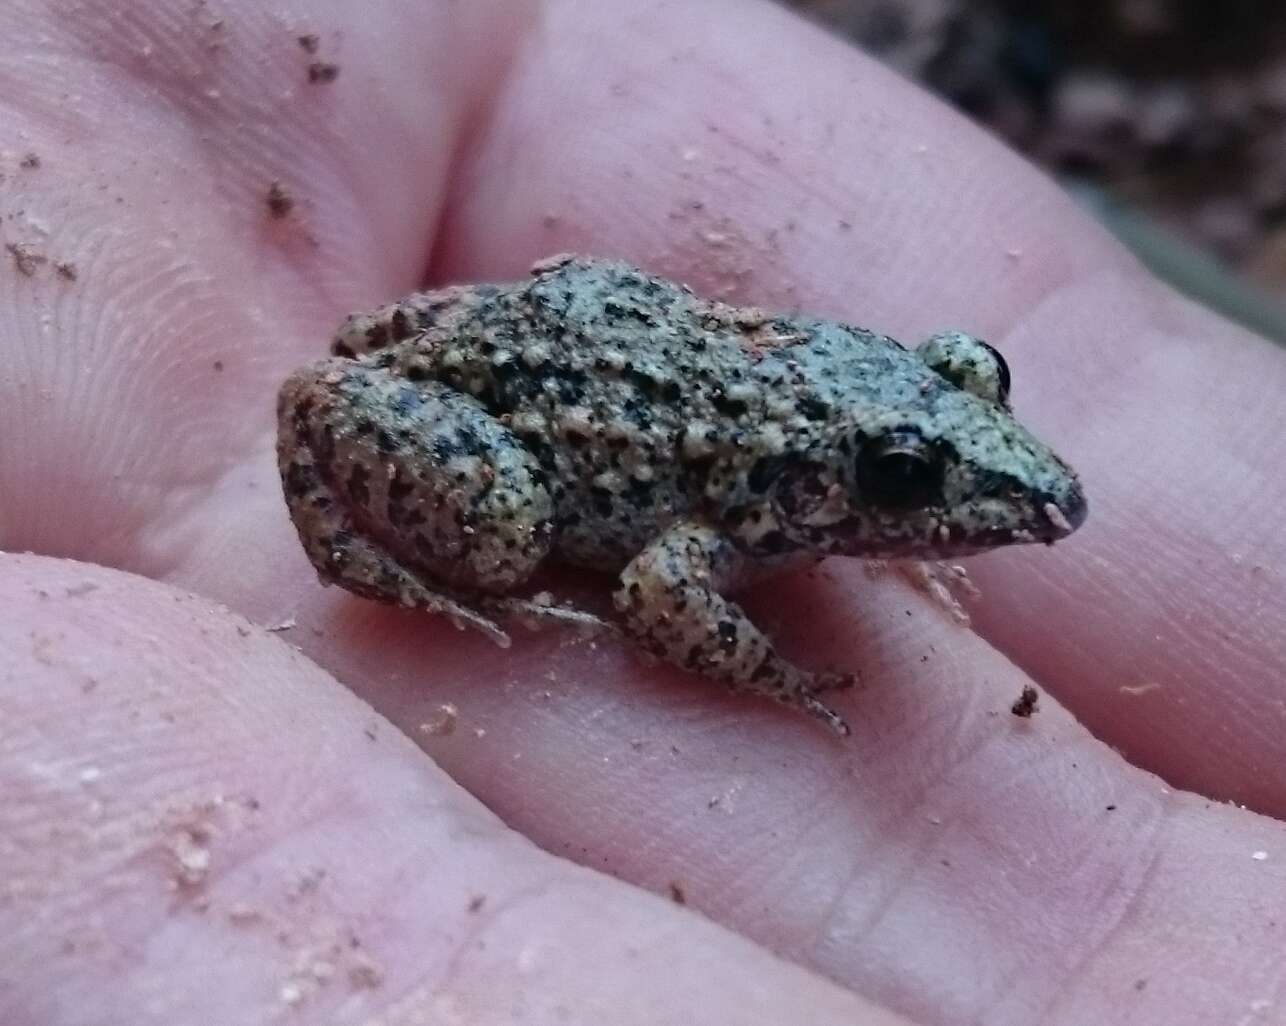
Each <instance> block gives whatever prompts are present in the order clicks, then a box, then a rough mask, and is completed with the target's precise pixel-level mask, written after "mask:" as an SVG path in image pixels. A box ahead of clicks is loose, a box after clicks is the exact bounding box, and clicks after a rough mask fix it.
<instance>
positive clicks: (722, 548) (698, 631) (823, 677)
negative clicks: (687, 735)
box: [614, 521, 852, 735]
mask: <svg viewBox="0 0 1286 1026" xmlns="http://www.w3.org/2000/svg"><path fill="white" fill-rule="evenodd" d="M743 562H744V557H743V556H742V555H741V554H740V553H739V552H738V551H737V549H736V548H735V547H734V546H733V545H732V543H731V542H730V541H728V539H727V538H725V537H724V536H723V535H722V534H720V533H719V532H718V531H716V530H715V529H714V528H712V527H709V526H707V525H705V524H702V523H699V522H695V521H683V522H680V523H678V524H676V525H674V526H673V527H671V528H670V529H669V530H667V531H666V532H665V533H664V534H662V535H661V536H660V537H659V538H657V539H656V540H655V541H653V542H652V543H651V544H650V545H649V546H648V547H647V548H646V549H644V550H643V551H642V552H641V553H639V555H637V556H636V557H635V558H634V559H633V560H632V561H631V562H630V564H629V565H628V566H627V567H626V568H625V570H624V571H622V573H621V587H620V589H619V590H618V591H617V592H616V594H615V596H614V599H615V602H616V608H617V609H618V610H620V612H621V613H622V614H623V617H624V620H625V629H626V631H627V633H629V634H630V635H631V636H632V637H633V638H634V639H635V640H637V641H638V642H639V643H640V644H641V645H642V646H643V647H645V648H647V649H648V650H649V651H652V652H654V653H656V654H657V655H659V656H661V657H662V658H664V659H666V660H667V661H669V662H672V663H674V664H676V665H678V666H682V667H684V668H685V669H688V670H693V671H695V672H697V673H699V674H701V675H702V676H706V677H714V678H716V679H718V680H722V681H724V682H725V683H726V684H728V685H729V686H730V687H731V688H733V690H736V691H747V692H753V693H755V694H760V695H767V696H769V697H770V698H774V699H776V700H777V701H778V702H782V703H784V704H786V705H793V706H798V707H799V708H801V709H804V710H805V711H807V712H808V713H810V714H812V715H813V716H816V717H817V718H818V719H821V720H825V721H826V722H827V723H828V724H829V725H830V726H831V728H832V729H833V730H834V731H835V732H836V733H838V734H841V735H847V734H848V732H849V729H848V724H846V723H845V722H844V720H843V719H842V718H841V717H840V716H839V714H838V713H836V712H835V711H834V710H832V709H830V708H828V707H827V706H826V705H824V704H823V703H822V702H821V701H820V700H819V699H818V698H817V693H818V692H819V691H823V690H826V689H827V688H834V687H843V686H846V685H848V684H851V683H852V678H850V677H842V676H839V675H834V674H813V673H809V672H807V671H805V670H801V669H799V668H798V667H797V666H794V665H792V664H791V663H789V662H787V661H786V660H785V659H783V658H782V657H781V656H780V655H778V654H777V652H776V651H775V650H774V649H773V646H772V642H771V641H769V640H768V638H767V637H765V636H764V634H763V633H762V632H761V631H760V630H759V629H758V628H757V627H755V625H754V624H752V623H751V622H750V621H749V620H748V619H747V618H746V614H745V613H744V612H743V611H742V610H741V608H740V607H739V606H737V605H736V604H735V603H733V602H730V601H729V600H728V599H726V598H724V597H723V595H721V594H720V591H721V590H723V589H724V588H730V587H732V586H733V585H734V584H735V583H736V582H737V580H738V578H739V577H741V576H742V573H741V571H742V569H743V566H742V564H743Z"/></svg>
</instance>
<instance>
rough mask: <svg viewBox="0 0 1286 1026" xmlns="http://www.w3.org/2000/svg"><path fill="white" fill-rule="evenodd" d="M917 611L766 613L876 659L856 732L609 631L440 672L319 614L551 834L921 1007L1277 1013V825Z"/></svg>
mask: <svg viewBox="0 0 1286 1026" xmlns="http://www.w3.org/2000/svg"><path fill="white" fill-rule="evenodd" d="M917 598H918V596H917V595H916V594H915V593H914V592H912V591H910V590H909V589H906V588H901V587H899V586H896V585H892V586H889V585H885V584H883V583H879V582H865V581H862V582H853V581H851V580H849V579H848V578H847V577H846V576H844V575H840V574H837V573H833V572H832V571H829V570H828V571H823V572H819V573H818V574H816V575H813V576H812V577H811V578H805V579H801V580H798V581H794V582H791V583H790V585H789V586H787V585H785V584H778V585H776V586H775V587H774V588H773V589H772V591H771V593H770V594H760V595H758V596H756V599H757V604H756V605H755V606H754V607H753V608H752V610H751V612H752V615H753V616H755V617H756V618H757V619H758V621H759V622H761V623H763V624H764V625H765V626H766V627H768V628H769V629H770V630H773V631H774V633H776V634H778V636H782V637H788V638H789V641H790V643H791V645H792V649H791V653H790V654H792V655H794V656H796V657H797V658H800V659H801V660H809V662H808V665H825V663H824V662H818V663H814V662H812V660H820V659H822V658H823V657H822V656H821V655H820V654H819V653H822V652H825V651H827V650H828V649H830V648H832V647H836V646H837V642H838V641H839V639H843V641H844V645H843V647H844V649H845V650H846V652H847V653H848V654H849V656H850V657H851V658H853V659H855V660H856V662H855V665H858V666H860V667H862V668H863V670H864V677H865V679H866V683H864V684H863V685H861V686H859V688H858V689H857V690H856V691H854V692H846V693H843V694H839V695H835V696H833V699H832V700H833V701H834V702H835V704H836V705H837V706H838V707H839V709H840V710H841V711H842V712H843V714H844V716H845V717H846V719H847V720H848V721H849V723H850V724H851V725H852V728H853V735H852V737H851V738H850V739H848V740H847V741H837V740H836V739H834V738H832V737H831V736H830V734H829V733H828V732H827V731H825V730H824V729H823V728H821V727H819V726H818V725H817V724H815V723H813V722H811V721H809V720H807V719H806V718H804V717H802V716H794V717H788V716H784V715H783V714H782V712H781V711H780V710H779V709H777V708H776V707H775V706H773V705H771V704H769V703H764V702H756V701H753V700H751V699H748V698H744V697H738V696H726V695H722V694H720V693H719V692H718V690H717V689H716V688H715V687H714V686H713V685H711V684H710V683H709V682H704V681H693V680H692V679H690V678H685V677H683V676H682V675H680V674H677V673H667V672H664V671H659V670H653V671H652V672H650V673H644V672H642V671H640V669H639V668H638V664H637V663H635V662H633V661H630V660H629V659H628V657H624V658H623V657H621V656H619V655H618V654H617V653H615V652H614V651H613V650H612V649H610V648H607V647H605V646H603V645H601V644H598V645H596V644H595V643H590V642H585V641H581V642H572V641H569V640H568V639H566V638H562V637H559V636H557V635H537V636H535V637H534V638H532V637H530V636H527V637H524V636H523V635H518V636H516V638H515V647H514V649H512V650H510V651H509V652H507V653H500V652H499V650H495V649H494V648H492V647H491V646H488V645H487V644H486V643H485V642H481V641H479V642H476V643H475V642H473V641H472V640H470V639H469V638H468V637H467V636H462V640H461V641H460V643H458V644H456V645H444V646H442V647H441V648H438V649H435V650H434V655H433V657H432V658H431V659H426V658H425V656H424V653H423V649H422V648H421V647H420V646H418V645H416V644H413V643H411V642H409V641H408V640H407V637H406V634H405V629H406V628H409V627H410V626H411V623H410V621H409V619H408V620H407V621H406V622H402V623H398V622H396V621H393V622H391V621H390V620H389V619H388V618H386V617H381V616H379V615H378V614H375V613H371V612H369V611H366V610H363V609H361V608H360V607H353V606H349V607H348V608H346V609H344V610H342V611H340V610H336V611H334V612H333V613H332V614H331V615H330V617H329V618H323V619H321V620H320V621H313V620H312V617H311V611H310V612H309V614H307V618H308V622H320V623H322V624H324V628H323V629H325V630H326V632H327V634H328V640H329V641H330V642H331V643H333V644H334V645H335V649H334V651H333V653H331V654H330V655H329V656H328V658H330V659H333V660H334V661H335V665H336V667H337V672H338V674H339V676H340V677H341V679H353V680H363V679H367V678H369V677H371V676H372V674H374V675H375V676H377V677H378V684H372V685H370V686H369V690H370V692H371V693H372V694H378V696H379V701H380V702H381V704H382V708H384V709H385V710H386V712H387V714H388V715H389V716H390V717H391V718H392V719H393V721H394V722H395V723H398V724H400V725H401V726H402V727H403V729H404V730H406V731H407V733H409V734H411V735H412V736H414V737H418V738H420V739H421V741H422V743H424V744H425V745H426V746H427V747H428V749H429V750H430V751H431V752H432V753H433V754H434V756H435V758H436V759H437V760H438V761H439V762H440V763H441V764H442V765H443V766H444V768H446V769H447V770H448V771H449V772H450V773H451V775H452V776H453V777H454V778H455V779H457V780H459V781H460V782H461V783H463V784H464V786H465V787H466V788H467V789H469V790H470V791H471V792H473V793H475V794H478V795H480V796H482V797H483V798H484V800H485V801H486V803H487V804H488V806H489V807H491V808H493V809H495V810H496V811H497V812H498V813H499V814H500V815H501V816H502V817H503V818H504V819H505V820H506V821H507V822H509V823H511V824H512V825H513V826H515V827H516V828H517V829H519V830H521V831H522V832H523V833H524V834H526V835H528V836H530V837H532V838H533V839H534V840H536V841H537V843H539V844H540V845H541V846H542V847H545V848H546V849H548V850H550V851H553V852H557V853H563V854H566V855H568V856H570V857H572V858H575V859H577V860H578V861H582V862H584V863H586V864H588V865H591V866H594V867H596V868H601V869H603V870H605V871H606V872H608V873H610V874H612V875H613V876H618V877H621V878H624V879H627V880H632V881H637V882H638V883H640V884H642V885H644V886H646V887H649V888H651V889H653V890H655V891H656V892H657V893H659V894H667V893H669V894H673V893H681V894H682V895H683V897H684V899H685V900H686V902H687V903H688V904H689V905H692V906H695V907H697V908H699V909H701V910H702V911H704V912H706V913H707V914H709V915H710V916H711V917H712V918H714V919H716V920H718V921H720V922H723V923H726V924H728V925H729V926H731V927H733V928H734V929H736V930H738V931H739V932H742V933H744V934H745V935H747V936H749V937H752V938H754V939H756V940H758V941H760V942H761V943H763V944H764V945H765V946H767V947H770V948H771V949H773V950H775V951H777V952H779V953H780V954H782V955H784V956H786V957H788V958H790V959H792V960H794V961H797V962H799V963H800V964H801V965H804V966H807V967H809V968H812V969H814V970H815V971H818V972H820V973H821V974H823V975H825V976H828V977H830V978H832V979H835V980H837V981H839V982H841V983H845V984H847V985H848V986H850V987H851V988H853V989H855V990H857V991H858V992H860V993H863V994H867V995H868V996H871V997H872V998H874V999H876V1000H879V1001H880V1002H881V1003H883V1004H886V1005H888V1006H890V1007H892V1008H893V1009H895V1010H896V1011H898V1012H900V1013H902V1014H904V1015H908V1016H911V1017H913V1018H917V1019H920V1020H923V1021H926V1022H942V1023H948V1022H974V1021H982V1022H1010V1021H1012V1022H1029V1021H1041V1022H1048V1023H1069V1024H1070V1023H1081V1022H1096V1021H1110V1020H1112V1019H1113V1018H1115V1017H1118V1013H1117V1012H1113V1011H1110V1009H1122V1008H1126V1009H1129V1010H1130V1012H1131V1014H1133V1015H1134V1016H1135V1017H1137V1018H1138V1020H1139V1021H1141V1022H1154V1021H1155V1022H1177V1023H1193V1024H1194V1026H1195V1024H1197V1023H1201V1022H1207V1021H1221V1020H1223V1019H1232V1020H1234V1021H1235V1019H1236V1018H1237V1017H1238V1016H1240V1015H1243V1014H1247V1012H1248V1010H1249V1009H1250V1007H1251V1005H1252V1004H1253V1003H1255V1002H1262V1001H1265V1000H1268V1001H1271V1000H1274V998H1273V985H1272V984H1271V983H1269V982H1267V981H1268V980H1270V979H1272V978H1274V974H1275V972H1276V970H1275V968H1274V967H1275V966H1276V962H1277V958H1278V956H1277V946H1276V945H1275V944H1272V943H1267V938H1268V937H1269V936H1270V935H1271V933H1272V931H1273V929H1274V927H1273V926H1272V925H1271V924H1272V923H1275V922H1279V921H1281V917H1282V915H1283V914H1284V913H1286V909H1284V908H1283V907H1282V901H1281V898H1280V894H1281V893H1286V892H1282V891H1280V890H1279V882H1280V881H1279V877H1280V875H1281V873H1282V865H1281V859H1282V856H1281V855H1280V854H1279V853H1281V852H1283V850H1284V849H1286V830H1284V828H1283V827H1282V825H1281V824H1280V823H1277V822H1274V821H1270V820H1266V819H1261V818H1259V817H1256V816H1253V815H1251V814H1248V813H1244V812H1241V813H1239V812H1237V811H1236V810H1233V809H1231V808H1228V807H1225V806H1220V805H1215V804H1212V803H1209V802H1205V801H1202V800H1200V799H1196V798H1194V797H1192V796H1191V795H1184V794H1182V793H1178V792H1173V791H1171V790H1170V789H1169V788H1167V787H1166V786H1165V785H1164V783H1163V782H1161V781H1159V780H1157V779H1156V778H1155V777H1152V776H1150V775H1147V774H1144V773H1142V772H1140V771H1138V770H1136V769H1134V768H1132V767H1130V766H1128V765H1127V764H1126V763H1125V762H1124V761H1123V760H1121V759H1120V758H1119V756H1117V755H1116V754H1115V753H1113V752H1112V751H1111V750H1110V749H1108V748H1107V747H1106V746H1104V745H1103V744H1101V743H1100V742H1097V741H1095V740H1093V739H1092V738H1090V737H1089V736H1088V735H1087V734H1086V733H1085V731H1084V729H1083V728H1081V727H1080V726H1078V725H1077V724H1076V723H1075V722H1074V721H1073V720H1072V719H1071V717H1070V716H1068V715H1067V714H1066V713H1065V712H1063V711H1062V710H1061V709H1060V708H1059V707H1058V706H1057V705H1056V704H1055V703H1054V702H1053V701H1052V700H1051V699H1050V698H1049V696H1048V695H1042V697H1041V699H1040V701H1039V704H1038V711H1037V712H1036V714H1035V715H1034V716H1032V717H1031V718H1030V719H1027V720H1023V719H1019V718H1017V717H1015V716H1014V715H1013V714H1012V713H1011V711H1010V706H1011V705H1012V703H1013V702H1014V700H1015V699H1017V698H1018V696H1019V693H1020V691H1021V690H1022V688H1023V686H1024V685H1025V684H1027V683H1029V679H1028V678H1027V677H1025V676H1024V675H1023V674H1022V673H1021V672H1019V671H1017V670H1016V669H1015V668H1014V667H1013V666H1012V665H1011V664H1009V663H1008V662H1007V661H1006V660H1005V659H1004V658H1003V657H1001V656H999V655H997V654H996V653H995V652H994V650H992V649H990V648H989V647H988V646H987V645H986V644H985V643H983V642H982V641H980V640H979V639H978V638H977V637H976V636H974V635H973V634H972V633H970V632H968V631H966V630H963V629H962V628H961V627H959V625H957V624H955V623H954V622H952V621H951V620H950V619H949V618H947V617H946V616H944V615H942V614H941V613H937V612H926V611H925V610H924V608H923V606H922V605H921V604H920V603H919V602H918V601H917ZM787 610H789V611H790V612H789V613H788V612H787ZM855 610H861V615H860V616H859V615H857V614H856V613H855V612H854V611H855ZM397 619H398V620H400V619H401V618H400V617H399V618H397ZM786 619H791V620H794V619H798V621H799V622H800V623H802V624H805V625H807V626H806V627H804V628H803V629H802V630H792V631H791V632H790V633H789V634H788V635H787V634H784V633H783V632H782V631H781V630H779V628H780V626H781V623H782V621H784V620H786ZM493 653H494V654H493ZM843 665H844V664H841V666H843ZM1191 923H1200V924H1201V928H1200V929H1197V930H1194V929H1190V928H1189V926H1188V925H1186V924H1191ZM1235 937H1246V938H1250V937H1254V938H1258V939H1254V940H1246V941H1244V943H1243V944H1242V945H1240V946H1239V945H1238V944H1237V942H1236V941H1235V940H1234V939H1233V938H1235ZM1261 940H1263V941H1264V943H1260V941H1261ZM1232 949H1236V950H1238V951H1239V960H1238V961H1237V962H1236V964H1235V965H1233V964H1230V963H1229V962H1228V961H1227V960H1226V959H1225V958H1223V957H1222V956H1221V955H1220V951H1222V950H1232ZM1241 953H1244V956H1245V959H1246V961H1245V962H1242V961H1240V957H1241ZM1262 974H1267V976H1264V975H1262ZM1140 981H1142V982H1141V983H1140ZM1252 994H1253V997H1252V996H1251V995H1252Z"/></svg>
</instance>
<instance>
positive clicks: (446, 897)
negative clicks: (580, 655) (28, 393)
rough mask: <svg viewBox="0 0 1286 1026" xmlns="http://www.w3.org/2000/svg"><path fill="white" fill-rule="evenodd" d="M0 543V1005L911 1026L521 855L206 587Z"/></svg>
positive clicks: (389, 1017) (703, 928) (327, 1018)
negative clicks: (214, 600)
mask: <svg viewBox="0 0 1286 1026" xmlns="http://www.w3.org/2000/svg"><path fill="white" fill-rule="evenodd" d="M0 560H2V562H0V566H2V568H3V569H2V570H0V604H3V608H4V609H5V610H6V614H7V615H6V616H5V618H4V619H3V621H0V644H3V647H4V649H5V651H7V652H9V653H10V654H11V659H10V662H9V665H8V667H7V671H6V686H5V688H4V691H3V695H2V697H0V715H2V716H3V719H4V723H5V732H4V738H5V740H4V745H3V747H2V748H0V796H2V797H0V825H2V829H0V837H3V842H2V843H0V879H3V880H4V890H3V892H0V893H3V896H4V897H3V901H0V925H2V926H3V929H4V933H5V936H6V938H7V944H6V946H5V951H6V954H5V957H4V959H3V964H2V966H0V977H2V978H3V981H4V986H3V987H2V988H0V1018H2V1019H3V1021H4V1022H5V1023H10V1024H13V1026H23V1024H36V1023H40V1024H42V1026H54V1024H58V1023H78V1024H85V1023H119V1022H134V1023H148V1022H263V1021H268V1020H269V1019H271V1018H273V1017H274V1016H280V1015H283V1014H290V1015H292V1017H293V1018H294V1019H296V1020H297V1021H300V1022H334V1021H337V1019H342V1020H343V1021H374V1019H375V1018H379V1020H380V1021H381V1022H388V1023H412V1022H426V1021H430V1020H432V1021H456V1022H466V1021H467V1022H498V1021H500V1020H501V1019H504V1020H505V1021H521V1022H532V1023H542V1022H552V1021H554V1020H555V1019H557V1020H558V1021H561V1022H569V1023H571V1022H582V1023H589V1022H596V1023H597V1022H602V1021H603V1016H604V1015H605V1014H607V1015H610V1018H611V1021H613V1022H620V1023H676V1024H677V1023H681V1022H690V1021H691V1014H692V1010H693V1009H698V1008H699V1009H700V1010H701V1019H702V1021H703V1022H706V1021H708V1022H738V1023H741V1022H756V1023H759V1022H762V1023H782V1022H788V1021H807V1022H825V1023H832V1022H833V1023H837V1024H838V1023H845V1024H848V1023H871V1024H876V1023H889V1024H892V1023H895V1022H902V1021H903V1020H900V1019H897V1018H896V1017H894V1016H892V1015H889V1014H887V1013H884V1012H882V1011H880V1010H879V1009H877V1008H875V1007H874V1006H872V1005H869V1004H866V1003H864V1002H862V1001H860V1000H858V999H857V998H855V997H853V996H852V995H849V994H846V993H844V992H843V991H841V990H840V989H839V988H837V987H835V986H834V985H832V984H828V983H826V982H824V981H822V980H821V979H819V978H817V977H815V976H812V975H810V974H808V973H806V972H804V971H802V970H800V969H797V968H795V967H792V966H790V965H787V964H786V963H783V962H781V961H778V960H777V959H775V958H773V957H772V956H770V955H768V954H767V953H766V952H764V951H762V950H760V949H758V948H756V947H754V946H753V945H751V944H749V943H747V942H746V941H744V940H741V939H739V938H736V937H734V936H732V935H731V934H729V933H727V932H725V931H723V930H721V929H719V928H717V927H715V926H713V925H712V924H710V923H709V922H707V921H705V920H704V919H702V918H701V917H699V916H696V915H693V914H692V913H690V912H686V911H683V910H680V909H678V908H676V907H675V906H674V905H672V904H667V903H665V902H663V901H660V900H657V899H654V898H651V897H649V896H647V895H644V894H642V893H640V892H637V891H634V890H633V889H632V888H629V887H627V886H625V885H624V884H620V883H617V882H615V881H611V880H608V879H606V878H604V877H602V876H599V875H597V874H594V873H591V872H589V871H587V870H583V869H578V868H576V867H573V866H572V865H570V864H569V863H566V862H563V861H560V860H558V859H555V858H553V857H551V856H549V855H545V854H543V853H541V852H539V851H537V850H536V849H534V848H533V847H532V846H531V845H530V844H528V843H526V842H525V841H523V840H521V839H520V838H518V837H517V836H516V835H515V834H513V833H512V832H510V831H509V830H508V829H506V828H505V827H504V826H502V825H501V824H500V823H499V822H498V821H497V820H496V819H495V817H494V816H493V815H491V814H490V813H488V812H486V811H485V810H484V809H482V808H481V807H480V806H479V805H478V804H477V803H476V802H475V801H473V800H472V799H470V798H469V797H468V796H467V795H465V794H464V793H463V792H461V791H460V789H459V788H458V787H457V786H455V785H454V784H452V783H451V781H449V780H448V779H447V778H446V777H445V775H444V774H442V773H441V772H440V771H438V770H435V769H434V768H433V767H432V766H431V764H429V762H428V761H427V760H426V759H425V758H424V757H423V756H422V755H421V754H420V753H419V752H418V751H416V750H415V748H414V747H413V746H412V745H410V744H409V743H408V742H407V741H406V740H405V739H404V738H403V737H401V735H399V734H398V732H397V731H395V730H392V729H390V728H389V726H388V724H387V723H386V722H384V721H383V720H382V719H380V718H379V717H378V716H377V715H376V714H374V713H373V712H372V711H371V710H370V709H369V708H368V707H366V706H365V705H363V704H362V703H360V702H358V701H356V700H354V699H353V698H352V697H351V695H349V694H348V693H347V692H346V691H345V690H344V689H342V688H340V687H338V686H336V685H335V683H334V681H332V680H330V679H329V678H328V677H327V676H326V675H325V674H323V673H321V672H320V671H318V670H317V669H316V668H315V667H313V666H312V665H311V664H309V663H307V662H306V661H305V660H304V659H302V658H301V657H300V656H299V655H298V654H297V653H296V652H295V651H294V650H293V649H291V648H290V647H289V646H287V645H285V644H282V643H281V642H280V641H279V640H277V639H275V638H273V637H271V636H269V635H267V634H265V633H264V632H263V631H262V630H260V629H259V628H252V627H251V626H250V625H249V624H248V623H247V622H245V621H244V620H242V619H241V618H240V617H237V616H233V615H230V614H227V613H226V612H221V611H219V610H217V609H216V608H214V607H213V606H212V605H211V603H209V602H208V601H207V600H203V599H197V598H194V597H192V596H189V595H185V594H182V593H178V592H173V591H170V590H168V589H165V588H162V587H159V586H157V585H153V584H150V583H146V582H143V581H141V580H140V579H138V578H132V577H127V576H124V575H121V574H117V573H112V572H107V571H102V570H98V569H95V568H92V567H88V566H86V565H84V564H78V563H70V562H56V561H53V560H46V559H38V558H34V557H15V556H7V557H0ZM661 980H664V985H663V986H659V985H658V981H661ZM609 1009H610V1012H608V1010H609Z"/></svg>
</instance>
